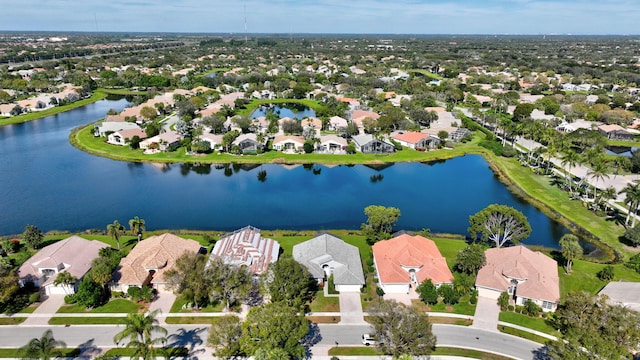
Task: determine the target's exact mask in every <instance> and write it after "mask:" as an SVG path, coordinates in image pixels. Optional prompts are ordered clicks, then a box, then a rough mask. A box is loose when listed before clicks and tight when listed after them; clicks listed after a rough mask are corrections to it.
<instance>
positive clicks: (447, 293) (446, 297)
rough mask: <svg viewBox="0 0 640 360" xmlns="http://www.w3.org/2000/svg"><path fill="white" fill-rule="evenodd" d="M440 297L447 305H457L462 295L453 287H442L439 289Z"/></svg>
mask: <svg viewBox="0 0 640 360" xmlns="http://www.w3.org/2000/svg"><path fill="white" fill-rule="evenodd" d="M438 295H440V296H441V297H442V302H444V303H445V304H447V305H455V304H457V303H458V301H460V294H459V293H458V292H457V291H456V289H454V288H453V286H451V285H441V286H440V287H439V288H438Z"/></svg>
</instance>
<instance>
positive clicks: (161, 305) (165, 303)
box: [149, 291, 176, 325]
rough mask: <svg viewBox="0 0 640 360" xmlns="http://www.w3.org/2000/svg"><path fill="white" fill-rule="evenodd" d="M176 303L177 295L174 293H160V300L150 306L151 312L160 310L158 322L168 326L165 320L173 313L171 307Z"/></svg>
mask: <svg viewBox="0 0 640 360" xmlns="http://www.w3.org/2000/svg"><path fill="white" fill-rule="evenodd" d="M174 301H176V295H175V294H174V293H172V292H167V291H159V292H158V298H157V299H155V300H154V301H153V302H152V303H151V305H149V311H153V310H160V316H158V321H159V322H160V324H161V325H164V324H166V322H165V318H166V317H167V315H169V313H170V312H171V305H173V303H174Z"/></svg>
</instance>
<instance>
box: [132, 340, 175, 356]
mask: <svg viewBox="0 0 640 360" xmlns="http://www.w3.org/2000/svg"><path fill="white" fill-rule="evenodd" d="M166 342H167V338H165V337H160V338H155V339H153V338H151V337H147V338H145V340H144V341H140V340H132V341H130V342H129V343H128V344H127V347H128V348H133V349H134V352H133V353H132V354H131V357H130V359H132V360H137V359H142V360H153V359H156V358H157V357H158V356H162V357H164V358H165V359H169V352H168V351H167V349H165V348H164V344H165V343H166ZM160 345H162V346H160Z"/></svg>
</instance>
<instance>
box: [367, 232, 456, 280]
mask: <svg viewBox="0 0 640 360" xmlns="http://www.w3.org/2000/svg"><path fill="white" fill-rule="evenodd" d="M372 250H373V257H374V259H375V263H376V268H377V270H378V278H379V279H380V282H381V283H386V284H408V283H410V282H411V279H410V277H409V269H408V268H417V271H416V277H417V280H418V283H422V282H423V281H424V280H426V279H431V281H433V283H434V284H441V283H450V282H452V281H453V274H451V270H449V267H448V266H447V262H446V260H445V258H444V257H442V255H441V254H440V251H439V250H438V247H437V246H436V244H435V243H434V242H433V241H432V240H429V239H427V238H425V237H422V236H420V235H415V236H411V235H409V234H402V235H400V236H397V237H395V238H393V239H390V240H383V241H379V242H377V243H376V244H375V245H373V248H372Z"/></svg>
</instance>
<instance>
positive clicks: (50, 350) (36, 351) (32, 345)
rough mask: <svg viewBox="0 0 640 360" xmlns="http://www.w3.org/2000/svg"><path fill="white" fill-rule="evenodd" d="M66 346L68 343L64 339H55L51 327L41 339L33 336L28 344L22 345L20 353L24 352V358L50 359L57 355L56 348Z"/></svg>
mask: <svg viewBox="0 0 640 360" xmlns="http://www.w3.org/2000/svg"><path fill="white" fill-rule="evenodd" d="M66 346H67V344H65V343H64V342H63V341H58V340H56V339H54V338H53V332H52V331H51V329H47V331H45V332H44V333H43V334H42V337H40V339H38V338H33V339H31V340H30V341H29V343H28V344H27V345H25V346H23V347H21V348H20V353H21V354H22V358H23V359H41V360H49V359H54V358H56V357H57V356H56V355H54V354H55V353H56V351H55V350H56V348H59V347H66Z"/></svg>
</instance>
